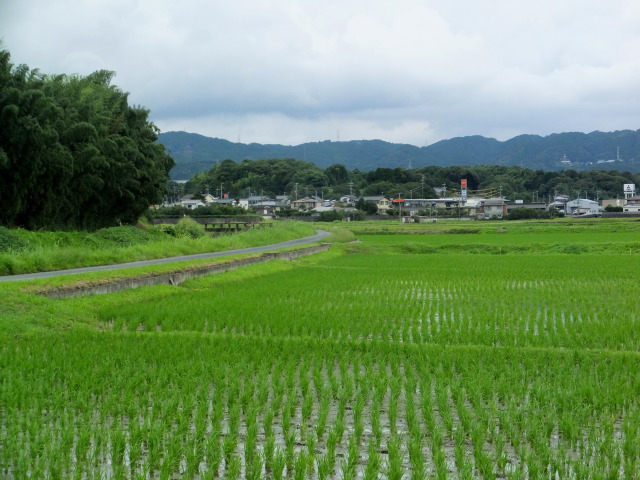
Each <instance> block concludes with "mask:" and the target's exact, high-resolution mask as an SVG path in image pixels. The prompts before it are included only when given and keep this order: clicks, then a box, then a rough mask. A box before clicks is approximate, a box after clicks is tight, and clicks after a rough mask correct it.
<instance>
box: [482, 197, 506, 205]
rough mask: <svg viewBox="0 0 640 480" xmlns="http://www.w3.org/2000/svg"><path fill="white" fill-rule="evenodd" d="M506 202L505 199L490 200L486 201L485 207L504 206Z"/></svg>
mask: <svg viewBox="0 0 640 480" xmlns="http://www.w3.org/2000/svg"><path fill="white" fill-rule="evenodd" d="M505 203H506V202H505V200H504V199H502V198H488V199H487V200H485V201H484V204H485V205H494V206H495V205H500V206H502V205H504V204H505Z"/></svg>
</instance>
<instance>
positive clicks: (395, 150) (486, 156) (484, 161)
mask: <svg viewBox="0 0 640 480" xmlns="http://www.w3.org/2000/svg"><path fill="white" fill-rule="evenodd" d="M158 141H159V142H160V143H162V144H164V145H165V147H166V148H167V150H168V152H169V153H170V155H171V156H172V157H173V159H174V160H175V162H176V166H175V167H174V168H173V170H172V171H171V178H172V179H175V180H179V179H188V178H190V177H191V176H193V175H195V174H196V173H199V172H204V171H207V170H209V169H210V168H211V167H213V166H214V165H215V164H216V162H220V161H222V160H226V159H231V160H234V161H237V162H239V161H242V160H245V159H248V160H258V159H268V158H294V159H296V160H305V161H308V162H312V163H315V164H316V165H317V166H319V167H321V168H326V167H328V166H330V165H333V164H336V163H340V164H343V165H344V166H345V167H347V169H349V170H355V169H358V170H361V171H371V170H375V169H376V168H379V167H384V168H396V167H403V168H410V167H413V168H422V167H426V166H429V165H436V166H442V167H448V166H452V165H505V166H513V165H515V166H522V167H526V168H531V169H535V170H537V169H543V170H560V169H567V168H573V169H576V170H591V169H602V170H605V169H606V170H610V169H616V170H620V171H625V170H628V171H631V172H637V171H638V170H640V130H636V131H634V130H620V131H615V132H599V131H595V132H591V133H588V134H587V133H576V132H572V133H555V134H552V135H549V136H547V137H541V136H538V135H520V136H517V137H514V138H512V139H510V140H507V141H504V142H500V141H498V140H496V139H494V138H486V137H482V136H471V137H456V138H452V139H450V140H442V141H440V142H437V143H434V144H433V145H429V146H427V147H416V146H414V145H407V144H399V143H389V142H384V141H382V140H353V141H349V142H332V141H330V140H325V141H323V142H312V143H304V144H302V145H296V146H286V145H262V144H259V143H250V144H244V143H234V142H229V141H228V140H222V139H219V138H209V137H205V136H202V135H198V134H196V133H187V132H167V133H161V134H160V135H159V140H158ZM634 161H637V163H634Z"/></svg>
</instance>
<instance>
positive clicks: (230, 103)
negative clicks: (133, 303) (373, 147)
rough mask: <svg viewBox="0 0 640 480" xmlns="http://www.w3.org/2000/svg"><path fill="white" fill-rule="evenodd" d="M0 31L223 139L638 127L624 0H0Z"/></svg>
mask: <svg viewBox="0 0 640 480" xmlns="http://www.w3.org/2000/svg"><path fill="white" fill-rule="evenodd" d="M0 39H1V41H2V42H3V45H4V48H5V49H7V50H9V51H10V53H11V57H12V62H13V63H14V64H16V65H17V64H23V63H24V64H27V65H28V66H29V67H31V68H39V69H40V70H41V71H42V72H43V73H74V74H80V75H87V74H89V73H91V72H93V71H95V70H100V69H107V70H113V71H115V72H116V77H115V79H114V82H113V83H114V84H115V85H118V86H119V87H120V88H121V89H122V90H124V91H127V92H129V94H130V96H129V100H130V103H131V104H135V105H142V106H144V107H146V108H148V109H149V110H151V120H152V121H153V122H154V123H155V124H156V125H157V126H158V127H159V128H160V129H161V130H162V131H171V130H184V131H188V132H196V133H200V134H203V135H206V136H210V137H219V138H225V139H228V140H231V141H234V142H235V141H240V142H242V143H250V142H259V143H282V144H287V145H297V144H300V143H304V142H311V141H322V140H334V141H335V140H337V139H339V140H358V139H382V140H386V141H390V142H398V143H410V144H414V145H418V146H424V145H425V144H427V143H428V144H431V143H434V142H436V141H438V140H443V139H447V138H453V137H457V136H466V135H484V136H488V137H494V138H497V139H499V140H506V139H509V138H511V137H513V136H516V135H519V134H523V133H531V134H538V135H548V134H551V133H558V132H567V131H581V132H591V131H594V130H601V131H613V130H621V129H634V130H635V129H638V128H640V53H639V52H640V1H638V0H606V1H605V0H535V1H533V0H526V1H524V0H484V1H480V0H335V1H334V0H322V1H320V0H300V1H294V0H181V1H173V0H55V1H52V0H0Z"/></svg>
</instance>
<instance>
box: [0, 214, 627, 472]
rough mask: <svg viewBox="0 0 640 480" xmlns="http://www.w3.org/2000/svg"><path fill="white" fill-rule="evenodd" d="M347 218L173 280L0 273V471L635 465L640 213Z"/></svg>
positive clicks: (616, 468)
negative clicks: (282, 250)
mask: <svg viewBox="0 0 640 480" xmlns="http://www.w3.org/2000/svg"><path fill="white" fill-rule="evenodd" d="M332 225H333V224H327V226H328V227H332ZM314 226H317V225H314ZM348 227H349V228H352V227H353V228H354V229H356V232H355V237H356V238H357V239H358V240H359V241H358V242H355V243H351V242H348V240H350V239H352V237H351V235H348V234H344V233H340V232H337V233H336V238H340V239H342V240H345V242H344V243H341V244H336V245H334V246H333V247H332V248H331V249H330V250H329V251H326V252H323V253H320V254H317V255H314V256H311V257H304V258H301V259H299V260H297V261H295V262H285V261H275V262H271V263H268V264H262V265H257V266H252V267H248V268H245V269H240V270H236V271H233V272H229V273H226V274H221V275H214V276H208V277H202V278H198V279H193V280H189V281H187V282H185V283H184V284H182V285H181V286H180V287H175V286H169V285H158V286H155V287H144V288H140V289H136V290H131V291H127V292H122V293H118V294H108V295H99V296H95V297H86V298H76V299H68V300H51V299H49V298H46V297H41V296H35V295H32V294H30V293H27V292H26V291H25V289H28V288H29V284H27V283H24V282H19V283H16V284H10V285H9V284H4V285H0V305H1V306H0V320H1V321H0V338H1V339H2V342H0V365H1V366H2V372H3V378H4V379H6V380H5V381H0V405H2V408H1V409H0V412H1V414H0V432H2V436H0V476H4V477H7V478H94V477H102V478H124V479H137V478H152V479H164V478H167V479H168V478H238V479H239V478H268V479H281V478H300V479H303V478H304V479H348V478H364V479H380V478H385V479H398V480H400V479H424V478H437V479H456V480H458V479H474V478H482V479H498V478H501V479H502V478H506V479H514V480H515V479H538V478H563V479H565V478H566V479H600V478H610V479H634V478H638V475H639V472H640V459H639V458H638V451H640V401H639V399H640V381H639V380H638V379H640V328H639V327H640V325H639V323H640V317H639V316H638V312H637V300H636V299H637V295H636V290H637V281H636V279H635V277H634V275H633V272H635V271H637V270H638V268H639V267H640V256H639V255H638V252H637V251H629V250H628V249H627V246H628V244H629V242H630V241H631V240H630V239H631V238H632V235H637V234H638V233H640V232H638V229H640V223H638V222H628V221H627V222H608V221H598V222H583V221H582V222H581V221H573V222H570V221H565V222H564V223H562V224H556V223H555V222H552V223H547V222H545V223H530V222H515V223H509V224H508V225H507V226H506V227H505V224H504V223H502V222H487V223H484V222H483V223H473V224H470V223H469V222H459V223H449V224H447V225H446V226H444V225H418V226H411V228H409V226H407V225H403V224H400V223H399V222H398V224H396V225H395V226H392V225H389V224H388V223H373V222H370V223H362V224H360V223H358V224H349V225H348ZM476 227H477V228H476ZM408 230H410V232H408ZM474 239H479V240H481V241H479V243H475V244H474V242H476V241H477V240H474ZM607 239H608V242H607ZM465 242H466V243H465ZM562 242H570V244H571V245H575V246H577V247H582V248H576V249H569V250H567V251H564V252H557V251H553V249H550V250H548V251H546V252H545V251H544V249H543V248H538V247H536V248H537V250H536V251H535V254H531V249H532V248H533V247H530V245H532V244H537V245H552V244H556V243H558V244H560V243H562ZM605 243H609V244H611V245H612V248H611V249H609V250H601V251H595V250H590V247H591V246H593V245H602V244H605ZM411 244H413V245H420V246H422V247H424V248H426V247H434V248H436V250H435V251H433V252H429V254H421V253H418V252H416V251H415V248H413V247H412V248H409V249H407V248H405V246H406V245H411ZM456 244H460V245H462V246H463V247H465V248H461V249H459V250H458V251H448V250H444V251H440V250H438V247H440V246H443V245H449V246H452V245H456ZM479 245H487V246H488V247H491V248H505V249H507V250H509V253H508V254H504V255H496V254H495V253H494V252H482V251H473V250H470V248H471V247H472V246H476V247H477V246H479ZM534 250H535V249H534ZM80 278H83V277H82V276H80ZM68 281H72V280H68ZM73 281H77V280H73Z"/></svg>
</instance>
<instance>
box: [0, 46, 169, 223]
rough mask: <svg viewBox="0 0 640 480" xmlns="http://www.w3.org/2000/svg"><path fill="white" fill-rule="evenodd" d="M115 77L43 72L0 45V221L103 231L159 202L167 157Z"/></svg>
mask: <svg viewBox="0 0 640 480" xmlns="http://www.w3.org/2000/svg"><path fill="white" fill-rule="evenodd" d="M112 79H113V72H109V71H104V70H103V71H98V72H95V73H93V74H91V75H89V76H87V77H79V76H67V75H56V76H47V75H42V74H40V72H38V71H37V70H29V68H28V67H26V66H24V65H20V66H18V67H14V66H13V65H12V64H11V63H10V54H9V52H7V51H0V200H1V203H2V206H3V208H2V209H1V211H0V222H2V223H4V224H6V225H9V226H20V227H25V228H91V229H92V228H100V227H105V226H111V225H116V224H118V223H134V222H136V221H137V219H138V218H139V217H140V215H141V214H142V213H143V212H144V211H145V210H146V209H147V208H148V207H149V205H150V204H154V203H159V202H160V201H161V199H162V196H163V194H164V193H165V190H166V185H167V179H168V171H169V170H170V169H171V167H172V166H173V160H172V159H171V158H170V157H169V156H168V155H167V154H166V153H165V151H164V147H163V146H162V145H160V144H158V143H157V142H156V140H157V134H158V130H157V128H156V127H155V126H154V125H153V124H152V123H151V122H149V120H148V116H149V111H148V110H146V109H144V108H141V107H131V106H129V105H128V102H127V94H126V93H124V92H122V91H121V90H120V89H119V88H118V87H116V86H113V85H111V81H112Z"/></svg>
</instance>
